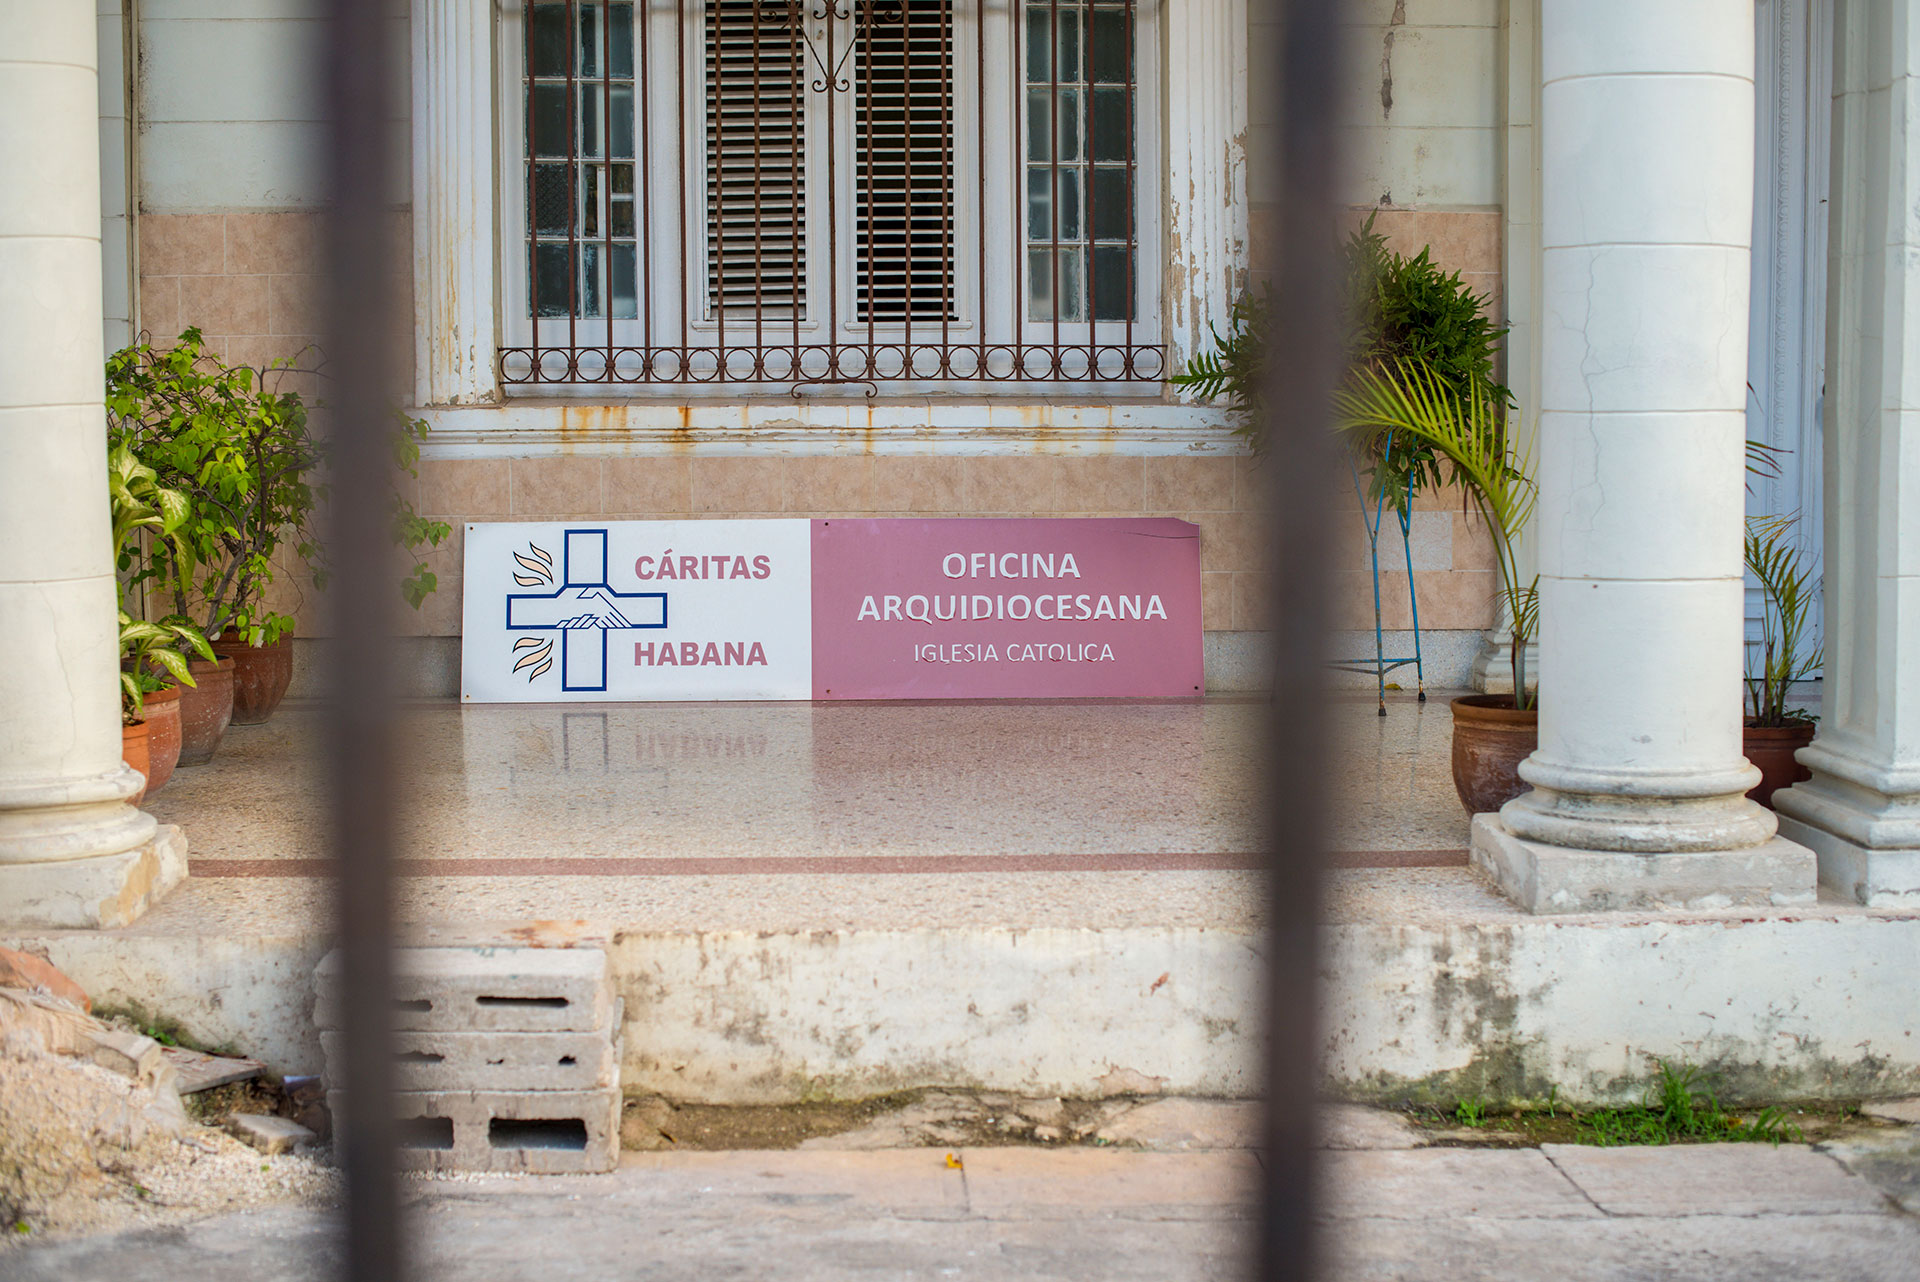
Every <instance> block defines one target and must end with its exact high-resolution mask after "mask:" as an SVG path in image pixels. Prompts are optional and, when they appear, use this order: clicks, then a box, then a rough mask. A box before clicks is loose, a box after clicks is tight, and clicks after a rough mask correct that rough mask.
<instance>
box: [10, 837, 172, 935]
mask: <svg viewBox="0 0 1920 1282" xmlns="http://www.w3.org/2000/svg"><path fill="white" fill-rule="evenodd" d="M186 876H187V837H186V834H185V833H183V832H182V831H181V830H180V829H179V828H178V827H177V826H175V825H173V824H162V825H160V827H159V828H158V829H156V830H155V832H154V835H153V840H151V841H149V842H148V843H147V844H146V845H144V846H136V847H135V848H134V849H132V850H127V851H122V852H121V853H120V854H117V855H99V856H96V857H94V858H92V859H63V860H59V861H57V862H53V863H0V927H5V928H9V929H53V930H75V929H78V930H97V929H103V928H111V927H115V926H126V925H130V924H132V923H133V922H134V921H135V920H137V919H138V918H139V917H140V916H141V914H143V913H145V912H146V911H147V909H149V908H151V907H153V905H155V904H157V903H159V902H160V900H161V898H162V897H163V896H165V895H166V893H167V892H168V891H170V890H172V889H173V888H174V887H175V886H177V885H179V884H180V883H181V882H182V881H184V880H185V879H186Z"/></svg>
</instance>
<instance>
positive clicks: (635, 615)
mask: <svg viewBox="0 0 1920 1282" xmlns="http://www.w3.org/2000/svg"><path fill="white" fill-rule="evenodd" d="M564 539H565V543H564V546H563V548H562V550H561V558H560V566H561V579H560V586H559V587H557V588H555V589H554V590H553V591H551V592H510V593H508V594H507V629H508V630H509V631H512V632H536V633H537V632H545V633H549V634H551V633H554V632H558V633H559V642H560V688H561V689H562V690H564V691H569V692H572V691H581V692H585V691H604V690H605V689H606V688H607V633H608V632H610V631H612V630H613V629H615V628H664V627H666V626H667V594H666V593H664V592H615V591H614V590H613V588H612V586H611V585H610V584H609V583H608V581H607V579H608V575H607V532H606V530H604V529H599V530H568V531H566V532H565V535H564ZM523 581H528V582H531V581H537V580H523ZM549 639H551V638H549Z"/></svg>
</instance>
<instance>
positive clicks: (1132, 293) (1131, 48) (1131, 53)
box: [1120, 0, 1165, 378]
mask: <svg viewBox="0 0 1920 1282" xmlns="http://www.w3.org/2000/svg"><path fill="white" fill-rule="evenodd" d="M1133 5H1134V0H1127V4H1126V27H1127V301H1126V306H1125V307H1124V308H1122V310H1121V314H1122V315H1123V316H1125V317H1126V330H1125V337H1124V339H1123V340H1122V341H1123V343H1124V346H1125V348H1126V357H1125V359H1124V361H1123V362H1122V364H1121V368H1120V375H1121V377H1122V378H1131V377H1134V376H1135V375H1136V374H1137V372H1138V371H1136V370H1135V368H1134V364H1133V313H1134V310H1135V308H1134V299H1135V298H1136V297H1137V296H1138V295H1139V292H1140V288H1139V285H1140V268H1139V265H1138V264H1137V263H1135V262H1134V239H1135V236H1136V235H1137V231H1136V228H1135V226H1134V218H1135V217H1136V215H1135V213H1134V208H1133V207H1134V203H1135V200H1136V197H1135V196H1134V191H1133V180H1134V172H1133V171H1134V165H1135V163H1136V160H1137V157H1138V156H1139V152H1140V149H1139V147H1138V146H1137V145H1135V143H1134V135H1135V132H1136V130H1135V128H1134V119H1133V115H1134V111H1135V104H1134V85H1135V84H1136V83H1137V82H1138V81H1139V79H1140V68H1139V59H1138V57H1137V54H1138V50H1137V48H1136V47H1135V41H1134V23H1135V21H1136V20H1137V19H1136V16H1135V14H1134V11H1133ZM1164 363H1165V362H1164V361H1163V362H1162V364H1164ZM1162 372H1164V371H1162Z"/></svg>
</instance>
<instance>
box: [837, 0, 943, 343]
mask: <svg viewBox="0 0 1920 1282" xmlns="http://www.w3.org/2000/svg"><path fill="white" fill-rule="evenodd" d="M856 16H857V17H858V18H860V19H861V21H862V28H863V29H862V35H861V46H860V51H861V68H860V71H861V74H860V83H859V85H858V93H859V105H858V109H857V112H856V116H855V121H854V150H855V154H856V156H857V157H858V160H857V162H856V164H855V166H854V176H853V177H854V186H853V199H854V208H855V211H856V214H855V222H854V237H855V244H856V254H857V258H858V261H857V263H856V265H855V273H854V288H855V305H856V308H857V312H858V315H859V318H860V319H861V320H876V321H881V322H895V323H897V322H900V321H905V320H908V319H912V320H915V321H919V320H932V321H938V320H940V319H941V318H942V317H945V318H947V319H949V320H951V319H955V317H954V270H953V267H954V255H953V244H954V234H955V227H954V209H953V178H954V174H953V167H954V165H953V112H954V107H953V13H952V9H951V8H950V5H949V0H893V2H892V3H885V2H881V3H869V4H865V5H862V6H861V7H860V8H859V9H857V10H856Z"/></svg>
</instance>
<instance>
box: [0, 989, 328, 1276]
mask: <svg viewBox="0 0 1920 1282" xmlns="http://www.w3.org/2000/svg"><path fill="white" fill-rule="evenodd" d="M54 973H55V974H56V975H57V974H58V972H54ZM62 978H64V977H62ZM68 982H69V983H70V982H71V981H68ZM56 991H57V989H56V986H55V985H51V984H48V983H45V982H42V981H40V980H38V979H36V980H34V981H33V982H32V983H31V985H30V986H25V985H23V986H0V1242H4V1243H5V1244H7V1245H17V1244H20V1243H24V1242H32V1241H38V1240H40V1239H42V1238H45V1237H49V1236H67V1235H72V1234H78V1233H96V1232H107V1231H114V1230H119V1229H125V1228H133V1227H141V1226H151V1225H162V1224H170V1223H178V1222H180V1221H184V1220H189V1219H193V1218H196V1217H198V1216H202V1215H207V1214H210V1213H213V1212H217V1211H228V1210H235V1209H240V1208H243V1207H248V1206H256V1205H263V1204H266V1203H273V1202H285V1201H310V1200H317V1199H330V1198H331V1197H332V1195H333V1194H334V1192H335V1189H336V1186H337V1177H336V1176H335V1174H334V1172H333V1171H332V1170H331V1169H329V1168H327V1167H325V1166H323V1165H321V1164H319V1163H318V1162H316V1161H314V1160H312V1159H311V1158H309V1157H306V1156H303V1155H300V1154H298V1153H291V1154H286V1155H282V1156H265V1155H263V1154H261V1153H258V1152H255V1151H254V1150H253V1149H251V1148H248V1147H247V1146H246V1145H244V1144H243V1143H241V1142H240V1141H239V1140H237V1139H234V1138H233V1137H231V1136H228V1135H225V1134H223V1133H221V1132H220V1131H217V1130H213V1129H211V1128H208V1127H204V1126H198V1125H195V1124H194V1123H193V1122H192V1121H191V1120H190V1119H189V1118H188V1116H187V1113H186V1110H185V1109H184V1108H183V1106H182V1104H181V1100H180V1092H179V1088H178V1085H177V1070H176V1069H175V1067H174V1066H173V1064H172V1063H170V1062H169V1061H168V1059H167V1057H166V1056H165V1055H163V1054H162V1053H161V1048H160V1046H159V1045H158V1043H156V1042H154V1041H153V1039H151V1038H149V1037H145V1036H142V1035H140V1034H138V1033H130V1032H128V1031H127V1030H125V1029H117V1028H112V1027H109V1026H108V1025H106V1024H103V1023H101V1022H100V1021H99V1020H97V1019H95V1018H93V1017H92V1016H91V1015H89V1014H88V1013H87V1012H86V1011H85V1010H84V1009H83V1008H82V1006H81V1004H80V1003H77V1002H75V1001H73V1000H71V999H70V998H68V997H64V996H56V995H54V993H55V992H56ZM74 991H75V992H78V990H77V989H75V990H74ZM84 996H85V995H84V994H81V998H82V1001H84ZM4 1249H6V1246H0V1250H4Z"/></svg>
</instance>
